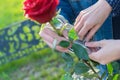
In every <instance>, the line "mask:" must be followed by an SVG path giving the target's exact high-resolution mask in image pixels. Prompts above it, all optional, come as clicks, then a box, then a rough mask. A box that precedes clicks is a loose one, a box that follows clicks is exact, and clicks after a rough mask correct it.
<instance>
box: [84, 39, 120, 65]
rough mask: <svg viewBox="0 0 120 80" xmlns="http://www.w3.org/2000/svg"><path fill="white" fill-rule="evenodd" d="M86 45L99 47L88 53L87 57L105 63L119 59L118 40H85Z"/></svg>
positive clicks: (119, 42)
mask: <svg viewBox="0 0 120 80" xmlns="http://www.w3.org/2000/svg"><path fill="white" fill-rule="evenodd" d="M85 45H86V46H87V47H90V48H91V47H92V48H93V47H95V48H96V47H97V48H101V49H99V50H98V51H96V52H92V53H90V54H89V57H90V58H91V59H92V60H94V61H96V62H99V63H101V64H107V63H110V62H112V61H115V60H118V59H120V40H101V41H97V42H86V43H85Z"/></svg>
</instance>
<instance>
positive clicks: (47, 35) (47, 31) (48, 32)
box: [39, 24, 69, 52]
mask: <svg viewBox="0 0 120 80" xmlns="http://www.w3.org/2000/svg"><path fill="white" fill-rule="evenodd" d="M39 35H40V36H41V37H42V38H43V40H44V42H45V43H47V45H48V46H49V47H50V48H53V42H54V39H57V43H56V50H58V51H60V52H68V51H69V50H68V49H67V48H63V47H60V46H59V45H58V44H59V42H60V41H62V40H66V41H67V40H68V37H67V31H63V37H61V36H58V35H57V34H56V33H55V32H54V31H53V30H52V29H51V25H50V24H46V26H45V28H44V29H43V30H42V31H41V32H40V33H39Z"/></svg>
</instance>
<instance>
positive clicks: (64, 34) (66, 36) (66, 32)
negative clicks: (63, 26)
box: [63, 30, 68, 39]
mask: <svg viewBox="0 0 120 80" xmlns="http://www.w3.org/2000/svg"><path fill="white" fill-rule="evenodd" d="M63 36H64V37H65V38H66V39H68V31H67V30H64V31H63Z"/></svg>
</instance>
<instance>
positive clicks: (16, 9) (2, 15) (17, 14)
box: [0, 0, 25, 29]
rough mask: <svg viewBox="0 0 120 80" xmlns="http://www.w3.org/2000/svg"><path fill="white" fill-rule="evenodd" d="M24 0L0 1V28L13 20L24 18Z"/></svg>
mask: <svg viewBox="0 0 120 80" xmlns="http://www.w3.org/2000/svg"><path fill="white" fill-rule="evenodd" d="M22 3H23V0H4V1H0V6H1V7H0V29H2V28H4V27H6V26H8V25H9V24H11V23H13V22H17V21H20V20H24V19H25V18H24V16H23V14H24V12H23V10H22V6H23V5H22Z"/></svg>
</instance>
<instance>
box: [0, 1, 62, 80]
mask: <svg viewBox="0 0 120 80" xmlns="http://www.w3.org/2000/svg"><path fill="white" fill-rule="evenodd" d="M22 2H23V0H4V1H2V0H1V1H0V6H1V7H0V12H1V13H0V29H3V28H5V27H7V26H8V25H10V24H12V23H14V22H18V21H22V20H24V19H25V18H24V16H23V14H24V13H23V10H22V6H23V5H22ZM63 62H64V61H63V60H62V59H61V57H60V54H58V53H52V51H51V50H50V49H49V48H48V49H44V50H41V51H37V52H34V53H32V54H31V55H29V56H26V57H23V58H21V59H18V60H14V61H12V62H9V63H7V64H4V65H2V66H0V80H59V79H60V77H61V75H62V74H63V73H64V71H63V66H64V64H63Z"/></svg>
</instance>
